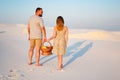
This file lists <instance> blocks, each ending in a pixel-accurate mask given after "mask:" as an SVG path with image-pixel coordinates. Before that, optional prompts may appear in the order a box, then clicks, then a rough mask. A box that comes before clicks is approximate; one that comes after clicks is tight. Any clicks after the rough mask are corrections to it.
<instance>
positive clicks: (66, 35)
mask: <svg viewBox="0 0 120 80" xmlns="http://www.w3.org/2000/svg"><path fill="white" fill-rule="evenodd" d="M65 40H66V45H67V44H68V28H67V27H66V34H65Z"/></svg>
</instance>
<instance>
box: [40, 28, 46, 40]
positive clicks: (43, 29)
mask: <svg viewBox="0 0 120 80" xmlns="http://www.w3.org/2000/svg"><path fill="white" fill-rule="evenodd" d="M41 30H42V34H43V39H44V41H46V40H47V39H46V29H45V27H44V26H43V27H42V29H41Z"/></svg>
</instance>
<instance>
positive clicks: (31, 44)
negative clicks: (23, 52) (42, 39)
mask: <svg viewBox="0 0 120 80" xmlns="http://www.w3.org/2000/svg"><path fill="white" fill-rule="evenodd" d="M34 47H35V40H30V49H29V53H28V57H29V62H28V64H29V65H31V64H32V57H33V53H34Z"/></svg>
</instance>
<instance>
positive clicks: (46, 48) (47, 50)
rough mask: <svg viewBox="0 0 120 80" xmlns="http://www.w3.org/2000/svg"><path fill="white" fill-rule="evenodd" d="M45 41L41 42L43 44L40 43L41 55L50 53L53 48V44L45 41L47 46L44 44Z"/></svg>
mask: <svg viewBox="0 0 120 80" xmlns="http://www.w3.org/2000/svg"><path fill="white" fill-rule="evenodd" d="M44 43H45V42H43V45H42V48H41V50H42V55H43V56H48V55H52V49H53V46H52V44H51V43H50V42H47V43H49V46H45V45H44Z"/></svg>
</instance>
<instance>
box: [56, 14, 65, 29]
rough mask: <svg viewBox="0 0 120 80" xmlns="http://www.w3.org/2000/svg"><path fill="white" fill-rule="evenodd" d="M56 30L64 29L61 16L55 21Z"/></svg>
mask: <svg viewBox="0 0 120 80" xmlns="http://www.w3.org/2000/svg"><path fill="white" fill-rule="evenodd" d="M56 24H57V30H58V31H61V30H63V28H64V19H63V17H62V16H58V17H57V20H56Z"/></svg>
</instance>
